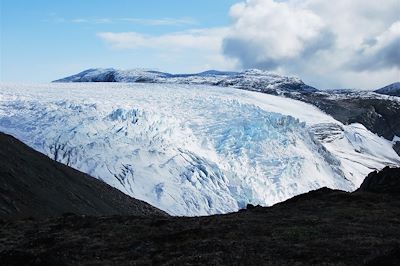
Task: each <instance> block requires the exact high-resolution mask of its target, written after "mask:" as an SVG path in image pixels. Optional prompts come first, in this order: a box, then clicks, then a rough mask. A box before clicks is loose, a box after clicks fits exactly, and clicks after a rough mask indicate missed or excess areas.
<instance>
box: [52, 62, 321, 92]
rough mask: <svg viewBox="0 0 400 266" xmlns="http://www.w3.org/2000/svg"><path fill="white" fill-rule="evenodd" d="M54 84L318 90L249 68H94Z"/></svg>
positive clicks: (296, 79) (300, 82)
mask: <svg viewBox="0 0 400 266" xmlns="http://www.w3.org/2000/svg"><path fill="white" fill-rule="evenodd" d="M54 82H142V83H175V84H203V85H217V86H223V87H235V88H242V89H247V90H252V91H261V92H269V93H275V94H281V93H282V92H283V91H303V92H312V91H317V90H316V89H315V88H313V87H310V86H308V85H306V84H304V83H303V81H301V80H300V79H299V78H296V77H285V76H280V75H277V74H274V73H271V72H268V71H263V70H258V69H249V70H246V71H243V72H229V71H216V70H208V71H204V72H201V73H195V74H170V73H164V72H158V71H152V70H146V69H132V70H118V69H114V68H94V69H88V70H85V71H82V72H80V73H78V74H76V75H72V76H69V77H66V78H63V79H59V80H56V81H54Z"/></svg>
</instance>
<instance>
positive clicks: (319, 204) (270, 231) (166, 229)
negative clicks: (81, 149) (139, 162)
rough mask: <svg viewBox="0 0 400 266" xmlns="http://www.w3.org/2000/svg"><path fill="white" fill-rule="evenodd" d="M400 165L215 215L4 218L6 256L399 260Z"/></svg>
mask: <svg viewBox="0 0 400 266" xmlns="http://www.w3.org/2000/svg"><path fill="white" fill-rule="evenodd" d="M399 195H400V169H399V168H396V169H390V168H385V169H384V170H382V171H381V172H378V173H376V172H375V173H372V174H370V175H369V176H368V177H367V179H366V182H365V183H364V184H363V185H362V186H361V188H360V189H359V190H357V191H355V192H353V193H346V192H343V191H339V190H330V189H327V188H322V189H319V190H316V191H312V192H309V193H307V194H303V195H299V196H296V197H294V198H292V199H290V200H288V201H286V202H283V203H280V204H277V205H275V206H273V207H269V208H263V207H254V206H248V208H247V210H241V211H239V212H236V213H231V214H226V215H215V216H208V217H191V218H189V217H186V218H185V217H152V218H149V217H135V216H113V217H101V218H98V217H88V216H78V215H72V214H71V215H64V216H63V217H59V218H52V219H44V220H32V219H30V220H20V221H17V222H12V223H0V261H1V262H2V263H3V265H49V264H51V265H77V264H79V265H94V264H96V265H97V264H103V265H151V264H152V265H154V264H164V265H364V264H365V265H399V263H400V248H399V247H400V196H399Z"/></svg>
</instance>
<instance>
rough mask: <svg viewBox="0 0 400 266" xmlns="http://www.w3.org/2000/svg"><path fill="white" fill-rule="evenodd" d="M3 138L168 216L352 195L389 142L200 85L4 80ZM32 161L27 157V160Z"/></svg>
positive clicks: (289, 105) (391, 161)
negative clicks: (326, 194) (313, 193)
mask: <svg viewBox="0 0 400 266" xmlns="http://www.w3.org/2000/svg"><path fill="white" fill-rule="evenodd" d="M0 131H3V132H5V133H8V134H11V135H13V136H15V137H17V138H19V139H20V140H22V141H23V142H25V143H26V144H28V145H29V146H31V147H33V148H34V149H36V150H38V151H40V152H42V153H44V154H46V155H48V156H49V157H51V158H53V159H55V160H57V161H59V162H62V163H64V164H67V165H69V166H71V167H74V168H76V169H78V170H80V171H83V172H85V173H88V174H90V175H92V176H94V177H96V178H98V179H101V180H103V181H104V182H106V183H108V184H110V185H112V186H114V187H116V188H118V189H119V190H121V191H123V192H124V193H126V194H128V195H130V196H133V197H135V198H138V199H141V200H144V201H146V202H148V203H150V204H152V205H154V206H156V207H158V208H160V209H162V210H164V211H167V212H168V213H170V214H173V215H186V216H197V215H209V214H217V213H227V212H232V211H237V210H238V209H240V208H243V207H245V206H246V204H248V203H251V204H254V205H256V204H260V205H263V206H269V205H272V204H275V203H277V202H281V201H283V200H285V199H288V198H290V197H293V196H295V195H298V194H301V193H305V192H308V191H310V190H313V189H317V188H320V187H323V186H327V187H330V188H334V189H342V190H346V191H353V190H355V189H356V188H357V187H358V186H359V185H360V184H361V182H362V181H363V178H364V177H365V176H366V175H367V174H368V173H369V172H371V171H373V170H375V169H381V168H383V167H384V166H386V165H393V166H394V165H397V166H398V165H400V158H399V156H398V155H397V154H396V153H395V151H394V150H393V148H392V146H391V145H392V143H391V142H390V141H388V140H386V139H384V138H381V137H378V136H377V135H375V134H373V133H371V132H370V131H368V130H367V129H366V128H365V127H364V126H363V125H361V124H350V125H344V124H342V123H340V122H338V121H337V120H335V119H333V118H332V117H331V116H329V115H327V114H325V113H323V112H322V111H320V110H319V109H318V108H316V107H314V106H312V105H310V104H307V103H304V102H300V101H297V100H292V99H288V98H283V97H279V96H274V95H269V94H263V93H258V92H253V91H246V90H239V89H235V88H227V87H215V86H208V85H193V84H157V83H155V84H147V83H101V82H100V83H52V84H26V85H23V84H1V87H0ZM27 163H29V162H27Z"/></svg>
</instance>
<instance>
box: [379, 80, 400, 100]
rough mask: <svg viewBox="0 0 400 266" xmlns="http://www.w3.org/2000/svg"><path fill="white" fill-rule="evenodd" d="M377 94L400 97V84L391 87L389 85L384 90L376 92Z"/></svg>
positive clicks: (396, 83) (393, 84)
mask: <svg viewBox="0 0 400 266" xmlns="http://www.w3.org/2000/svg"><path fill="white" fill-rule="evenodd" d="M375 92H376V93H380V94H386V95H390V96H399V97H400V82H395V83H392V84H390V85H387V86H385V87H383V88H380V89H378V90H376V91H375Z"/></svg>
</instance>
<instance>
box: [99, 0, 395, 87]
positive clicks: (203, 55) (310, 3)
mask: <svg viewBox="0 0 400 266" xmlns="http://www.w3.org/2000/svg"><path fill="white" fill-rule="evenodd" d="M399 9H400V4H399V2H398V0H384V1H375V0H352V1H349V0H335V1H334V2H327V1H326V0H287V1H282V0H246V1H242V2H239V3H237V4H235V5H233V6H232V7H231V9H230V12H229V15H230V17H231V18H232V23H231V25H229V26H228V27H224V28H211V29H200V30H188V31H182V32H173V33H168V34H162V35H145V34H141V33H138V32H120V33H117V32H101V33H98V37H100V38H101V39H103V40H104V41H105V42H106V43H108V44H109V45H110V46H111V47H112V48H114V49H127V50H132V51H134V50H140V49H142V50H143V49H144V50H146V51H147V52H148V53H150V54H152V55H158V56H160V58H162V59H165V60H164V61H163V62H164V64H167V65H168V64H170V63H168V62H174V63H176V64H182V66H181V67H180V68H179V69H181V71H182V70H183V72H185V67H186V65H188V69H199V68H201V67H204V68H222V69H233V68H236V69H240V68H262V69H269V70H273V71H276V72H278V73H280V74H285V75H297V76H299V77H301V78H302V79H303V80H304V81H305V82H307V83H309V84H311V85H313V86H316V87H319V88H331V87H355V88H376V87H380V86H383V85H386V84H387V83H391V82H394V81H398V80H399V79H400V73H399V69H400V65H399V62H400V55H399V50H400V48H399V42H400V29H399V27H400V19H399V15H398V14H399V13H400V10H399ZM121 20H125V21H126V22H128V21H131V22H133V23H143V24H148V25H169V23H171V24H174V23H177V24H179V23H188V24H190V23H191V19H188V20H187V21H186V20H185V19H183V20H182V21H180V20H179V19H178V20H174V19H171V20H170V19H161V20H149V21H147V20H141V19H135V18H133V19H126V18H125V19H121ZM166 58H168V60H169V61H168V60H167V59H166ZM174 58H175V59H174ZM176 58H178V59H176ZM207 60H208V61H207ZM160 66H161V67H162V66H163V65H160ZM199 70H203V69H199ZM188 71H189V70H188Z"/></svg>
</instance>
